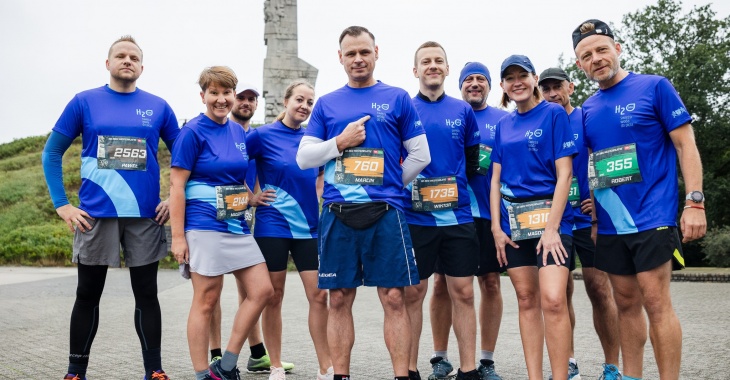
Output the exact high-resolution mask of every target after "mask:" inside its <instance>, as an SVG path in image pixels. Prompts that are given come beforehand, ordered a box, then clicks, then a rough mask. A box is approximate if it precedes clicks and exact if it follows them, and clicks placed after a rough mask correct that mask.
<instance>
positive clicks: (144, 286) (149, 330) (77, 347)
mask: <svg viewBox="0 0 730 380" xmlns="http://www.w3.org/2000/svg"><path fill="white" fill-rule="evenodd" d="M157 266H158V263H157V262H154V263H151V264H147V265H143V266H140V267H133V268H129V275H130V280H131V282H132V292H133V293H134V301H135V306H134V307H135V310H134V327H135V329H136V330H137V336H138V337H139V341H140V344H141V345H142V350H143V351H146V350H149V349H158V348H160V344H161V343H160V341H161V336H162V332H161V330H162V316H161V313H160V302H159V301H158V299H157ZM106 273H107V266H105V265H84V264H78V277H79V279H78V281H79V282H78V286H77V288H76V302H75V303H74V308H73V311H72V312H71V331H70V333H71V339H70V343H71V344H70V352H69V363H71V364H72V365H73V364H76V365H78V366H80V367H83V368H84V369H85V368H86V366H87V365H88V362H89V352H90V351H91V344H92V343H93V341H94V336H95V335H96V330H97V329H98V328H99V301H100V299H101V293H102V292H103V291H104V283H105V282H106Z"/></svg>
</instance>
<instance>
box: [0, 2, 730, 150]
mask: <svg viewBox="0 0 730 380" xmlns="http://www.w3.org/2000/svg"><path fill="white" fill-rule="evenodd" d="M707 2H708V1H697V0H687V1H685V2H684V7H685V9H689V8H690V7H691V6H692V5H693V4H706V3H707ZM298 3H299V4H298V5H299V21H298V22H299V56H300V57H301V58H302V59H304V60H305V61H307V62H309V63H310V64H312V65H314V66H315V67H317V68H318V69H319V77H318V79H317V83H316V94H317V95H322V94H325V93H327V92H330V91H332V90H334V89H336V88H338V87H340V86H342V85H344V84H345V83H346V81H347V78H346V75H345V73H344V70H343V68H342V66H341V65H340V64H339V61H338V59H337V48H338V44H337V39H338V37H339V34H340V32H341V31H342V29H344V28H345V27H347V26H350V25H362V26H365V27H367V28H369V29H370V30H371V31H372V32H373V33H374V34H375V37H376V44H377V45H378V46H379V49H380V59H379V60H378V62H377V66H376V70H375V77H376V78H377V79H379V80H382V81H383V82H386V83H388V84H391V85H395V86H399V87H402V88H405V89H406V90H408V91H409V92H410V93H411V94H415V93H416V91H417V90H418V81H417V79H415V78H414V77H413V72H412V68H413V54H414V51H415V49H416V48H417V47H418V45H420V44H421V43H422V42H424V41H427V40H434V41H438V42H440V43H441V44H442V45H443V46H444V47H445V49H446V52H447V54H448V59H449V64H450V66H451V74H450V76H449V77H448V78H447V83H446V92H447V93H448V94H450V95H452V96H457V97H458V96H459V94H458V86H457V80H458V77H459V71H460V70H461V68H462V67H463V65H464V63H465V62H467V61H475V60H477V61H481V62H483V63H485V64H486V65H487V66H488V67H489V69H490V71H491V74H492V83H493V87H494V88H493V91H492V93H491V95H490V98H489V104H490V105H496V104H497V102H498V99H499V95H500V91H499V84H498V82H499V65H500V63H501V62H502V60H503V59H504V58H506V57H507V56H508V55H510V54H525V55H527V56H528V57H530V58H531V59H532V61H533V63H534V65H535V68H536V69H537V71H538V72H540V71H541V70H543V69H545V68H547V67H549V66H554V65H556V64H557V62H558V56H559V55H560V53H564V54H566V55H569V54H572V45H571V39H570V34H571V32H572V30H573V29H574V28H575V27H576V26H577V25H578V24H579V23H580V22H582V21H584V20H586V19H589V18H599V19H602V20H604V21H606V22H613V23H614V24H617V25H618V24H620V21H621V16H622V15H624V14H625V13H628V12H631V11H635V10H637V9H639V8H641V7H643V6H645V5H647V4H653V3H654V1H649V0H612V1H609V2H606V1H600V2H598V1H582V2H576V1H574V0H573V1H567V0H553V1H542V0H540V1H538V0H527V1H521V2H510V1H478V0H452V1H443V0H440V1H436V0H419V1H415V0H408V1H406V0H370V1H367V2H362V1H358V2H355V1H344V0H339V1H338V0H299V1H298ZM608 5H610V7H609V6H608ZM713 9H714V10H715V11H716V12H717V13H718V16H719V17H725V16H727V15H728V14H729V13H730V1H719V2H718V1H716V3H715V4H713ZM263 30H264V22H263V0H237V1H236V0H219V1H215V2H213V1H203V0H155V1H149V0H146V1H145V0H128V1H126V2H111V1H107V0H63V1H59V0H0V36H2V37H0V51H2V58H0V73H2V81H0V83H2V86H3V88H2V91H0V114H2V115H3V123H2V124H3V125H2V128H1V129H0V143H3V142H8V141H11V140H13V139H16V138H20V137H26V136H34V135H41V134H45V133H48V131H50V129H51V128H52V127H53V125H54V123H55V122H56V120H57V119H58V116H59V115H60V114H61V112H62V111H63V109H64V107H65V106H66V104H67V103H68V101H69V100H71V98H72V97H73V95H74V94H76V93H77V92H80V91H83V90H86V89H89V88H93V87H98V86H101V85H104V84H106V83H108V81H109V73H108V72H107V71H106V68H105V65H104V61H105V59H106V55H107V51H108V49H109V45H110V44H111V43H112V42H113V41H114V40H115V39H117V38H118V37H120V36H121V35H124V34H131V35H133V36H134V37H135V38H136V39H137V42H138V43H139V44H140V45H141V47H142V49H143V51H144V67H145V68H144V73H143V74H142V77H141V78H140V79H139V81H138V82H137V84H138V86H139V87H140V88H142V89H144V90H146V91H149V92H151V93H153V94H155V95H159V96H161V97H162V98H164V99H165V100H167V101H168V103H170V105H171V106H172V108H173V110H174V111H175V114H176V115H177V117H178V118H179V119H185V118H188V119H189V118H191V117H193V116H195V115H197V114H198V113H199V112H201V111H203V109H204V107H203V105H202V103H201V100H200V95H199V91H200V90H199V87H198V86H197V84H196V81H197V78H198V74H199V73H200V71H201V70H202V69H203V68H204V67H206V66H210V65H227V66H230V67H231V68H233V70H234V71H236V73H237V74H238V77H239V81H240V82H249V83H252V84H254V85H255V86H257V87H258V88H259V89H261V85H262V82H263V77H262V71H263V60H264V57H265V55H266V46H265V45H264V41H263ZM569 56H570V57H572V55H569ZM263 109H264V104H263V99H260V100H259V109H258V112H257V113H256V114H255V116H254V119H253V121H254V122H262V121H263V114H264V113H263Z"/></svg>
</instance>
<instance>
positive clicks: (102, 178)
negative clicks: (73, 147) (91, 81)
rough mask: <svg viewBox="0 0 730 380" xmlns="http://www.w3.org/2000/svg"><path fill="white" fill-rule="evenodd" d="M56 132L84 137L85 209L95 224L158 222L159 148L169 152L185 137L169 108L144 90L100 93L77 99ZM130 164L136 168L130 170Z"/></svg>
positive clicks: (98, 90) (82, 198)
mask: <svg viewBox="0 0 730 380" xmlns="http://www.w3.org/2000/svg"><path fill="white" fill-rule="evenodd" d="M53 131H54V132H58V133H61V134H62V135H64V136H66V137H69V138H71V139H74V138H76V137H78V136H79V135H81V141H82V144H83V148H82V150H81V188H80V189H79V200H80V204H79V208H80V209H82V210H84V211H86V212H87V213H88V214H89V215H90V216H92V217H94V218H133V217H141V218H154V217H155V216H156V212H155V208H156V207H157V205H158V204H159V203H160V165H159V163H158V161H157V148H158V146H159V144H160V138H162V139H163V140H164V141H165V142H166V143H167V144H168V146H169V145H170V143H172V141H173V140H175V138H176V137H177V135H178V133H179V132H180V129H179V128H178V125H177V118H176V117H175V114H174V113H173V112H172V109H171V108H170V106H169V105H168V104H167V102H165V101H164V100H163V99H162V98H160V97H157V96H155V95H152V94H150V93H148V92H145V91H142V90H140V89H139V88H137V89H136V90H135V91H134V92H130V93H121V92H116V91H114V90H112V89H110V88H109V87H108V86H101V87H97V88H94V89H91V90H87V91H84V92H81V93H78V94H76V96H75V97H74V98H73V99H72V100H71V101H70V102H69V103H68V105H67V106H66V108H65V109H64V110H63V113H62V114H61V117H60V118H59V119H58V121H57V122H56V125H55V126H54V127H53ZM100 137H101V139H100ZM116 150H118V152H117V151H116ZM100 152H101V154H102V157H99V153H100ZM117 153H118V154H117ZM142 155H144V157H142ZM117 156H118V157H117ZM107 157H108V158H107ZM117 158H119V159H117ZM130 158H136V164H134V165H133V166H134V167H130V166H126V167H125V165H129V164H128V162H129V161H124V160H128V159H130ZM100 162H101V167H100V166H99V163H100ZM110 162H112V164H111V165H109V163H110Z"/></svg>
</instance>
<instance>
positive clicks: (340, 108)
mask: <svg viewBox="0 0 730 380" xmlns="http://www.w3.org/2000/svg"><path fill="white" fill-rule="evenodd" d="M365 115H370V120H368V121H367V122H366V123H365V131H366V138H365V141H364V142H363V143H362V144H361V145H360V147H362V148H376V149H380V150H382V151H383V162H384V172H383V184H382V185H360V184H354V185H352V184H341V183H335V169H336V166H335V162H336V159H332V160H330V161H329V162H327V163H326V164H325V169H324V194H323V198H324V205H327V204H329V203H332V202H345V203H365V202H371V201H384V202H387V203H388V204H390V205H391V206H393V207H396V208H397V209H399V210H401V211H403V209H404V207H405V205H406V203H407V202H410V197H408V196H407V194H406V193H405V192H404V191H403V176H402V173H403V170H402V168H401V166H400V162H401V147H402V146H403V141H406V140H409V139H412V138H414V137H416V136H418V135H421V134H423V133H425V132H424V131H423V126H422V125H421V121H420V120H419V118H418V113H416V109H415V108H414V107H413V103H412V102H411V98H410V96H408V93H407V92H406V91H405V90H403V89H400V88H397V87H392V86H388V85H387V84H384V83H382V82H380V81H378V82H377V83H376V84H375V85H373V86H370V87H366V88H352V87H350V86H348V85H345V86H344V87H342V88H340V89H338V90H335V91H333V92H331V93H329V94H327V95H324V96H323V97H321V98H319V100H318V101H317V104H315V105H314V110H312V117H311V118H310V120H309V124H308V125H307V129H306V131H305V132H304V135H305V136H312V137H315V138H318V139H320V140H329V139H332V138H334V137H337V136H338V135H339V134H340V133H342V131H343V130H344V129H345V127H347V124H349V123H351V122H353V121H357V120H358V119H360V118H362V117H363V116H365Z"/></svg>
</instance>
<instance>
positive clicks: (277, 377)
mask: <svg viewBox="0 0 730 380" xmlns="http://www.w3.org/2000/svg"><path fill="white" fill-rule="evenodd" d="M285 379H286V372H285V371H284V368H281V367H271V372H270V374H269V380H285Z"/></svg>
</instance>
